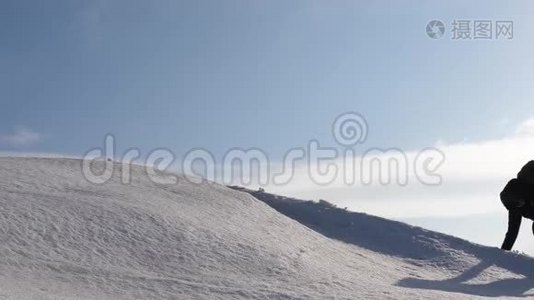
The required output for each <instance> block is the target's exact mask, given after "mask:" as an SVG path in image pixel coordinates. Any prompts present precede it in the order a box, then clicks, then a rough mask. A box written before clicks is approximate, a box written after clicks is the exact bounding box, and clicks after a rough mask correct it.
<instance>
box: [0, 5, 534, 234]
mask: <svg viewBox="0 0 534 300" xmlns="http://www.w3.org/2000/svg"><path fill="white" fill-rule="evenodd" d="M533 5H534V4H533V3H532V2H529V1H515V2H503V1H469V2H465V1H440V2H429V1H157V2H149V1H46V2H44V1H10V0H3V1H1V2H0V69H1V70H2V72H0V99H1V100H0V101H1V104H2V109H1V110H0V151H3V152H31V153H59V154H65V155H81V154H83V153H85V152H86V151H88V150H89V149H92V148H94V147H98V146H101V145H102V143H103V140H104V137H105V135H106V134H108V133H111V134H113V135H115V137H116V138H117V146H118V148H119V152H121V151H124V150H126V149H127V148H130V147H137V148H139V149H140V150H141V152H142V153H147V152H148V151H150V150H152V149H154V148H157V147H165V148H168V149H170V150H172V151H173V152H174V153H176V155H177V156H178V157H180V156H183V155H184V154H185V153H186V152H187V151H188V150H189V149H191V148H195V147H203V148H206V149H208V150H210V151H211V152H212V153H214V155H215V156H216V157H220V156H221V155H223V153H225V152H226V151H227V150H228V149H230V148H232V147H243V148H249V147H259V148H261V149H263V150H264V151H266V152H267V153H269V155H270V157H271V158H273V159H274V161H277V160H279V159H281V157H282V155H283V154H284V153H285V151H287V150H288V149H289V148H292V147H297V146H305V145H306V143H307V142H308V140H310V139H312V138H313V139H317V140H319V141H321V143H322V144H324V145H331V146H335V145H336V144H335V142H334V140H333V139H332V136H331V132H330V130H331V123H332V121H333V120H334V118H335V117H336V116H337V115H339V114H341V113H343V112H346V111H356V112H359V113H361V114H362V115H363V116H365V118H366V120H367V121H368V122H369V126H370V129H369V136H368V140H367V141H366V144H365V146H366V147H398V148H401V149H405V150H407V151H417V150H418V149H421V148H423V147H427V146H432V145H436V143H440V144H444V145H446V147H445V148H447V147H448V148H447V149H452V150H451V151H456V152H454V153H455V154H454V155H456V156H455V157H461V159H460V158H458V160H457V161H458V162H460V164H461V162H465V160H466V159H472V158H473V156H469V155H471V154H469V153H471V152H469V151H468V150H465V149H466V148H462V147H461V145H467V146H466V147H467V148H468V149H471V148H469V147H475V148H476V147H478V146H480V147H482V148H480V149H481V150H480V151H485V150H484V149H486V148H484V146H483V143H484V142H485V141H490V142H492V143H496V144H498V145H502V143H500V142H499V141H501V140H505V141H507V140H508V139H510V138H512V139H514V140H515V138H516V134H517V128H520V127H521V126H522V125H521V124H525V122H526V121H527V120H529V119H530V118H531V117H532V116H534V109H533V106H532V95H534V93H533V92H534V86H533V85H532V82H533V80H534V73H533V72H532V70H534V57H533V55H532V53H534V43H533V42H532V36H534V23H533V22H534V21H532V20H533V18H532V15H533V13H534V9H533V7H532V6H533ZM433 19H438V20H442V21H443V22H444V23H445V25H446V34H445V36H444V37H443V38H442V39H438V40H433V39H430V38H429V37H428V36H427V35H426V34H425V27H426V24H427V23H428V21H430V20H433ZM455 19H468V20H479V19H480V20H492V21H497V20H512V21H513V22H514V38H513V39H512V40H496V39H492V40H465V41H458V40H452V39H451V36H450V34H451V32H450V30H451V23H452V21H453V20H455ZM466 143H467V144H466ZM529 145H530V144H529ZM497 148H498V147H497ZM504 148H506V147H504ZM458 149H463V150H458ZM477 149H479V148H477ZM492 149H493V148H492ZM499 149H501V148H499ZM506 149H514V148H513V147H512V148H506ZM532 150H534V149H532ZM462 151H464V152H462ZM465 151H467V152H465ZM512 151H513V150H512ZM529 151H530V149H522V150H521V155H518V154H517V153H514V152H512V153H510V152H506V153H501V152H499V151H495V152H492V153H494V154H495V156H492V157H491V161H497V160H500V159H501V160H504V161H507V160H508V159H509V157H518V158H520V159H521V161H522V160H524V159H528V156H529ZM458 153H468V154H466V155H465V156H462V155H463V154H462V155H460V154H458ZM533 153H534V152H533ZM479 155H483V153H479ZM479 163H480V164H482V163H488V162H484V161H482V162H479ZM519 163H520V160H518V161H517V162H514V164H513V165H511V167H510V170H512V169H513V170H515V169H514V168H517V167H518V164H519ZM519 167H520V165H519ZM473 168H479V169H482V170H484V169H487V165H486V166H482V165H473ZM452 169H454V168H452V167H451V168H450V169H449V170H452ZM454 170H456V171H454ZM454 170H453V171H450V174H453V175H451V176H456V175H454V174H458V172H460V173H461V170H462V169H461V168H456V169H454ZM499 170H501V169H499ZM510 170H508V169H507V171H502V172H501V173H499V174H500V175H499V176H500V177H499V176H496V177H491V178H490V179H488V180H489V181H488V182H491V183H493V184H494V185H493V186H495V188H494V189H493V188H492V189H490V190H491V192H492V193H494V190H498V189H500V188H501V187H500V186H498V183H500V182H501V181H499V180H502V179H503V178H507V177H509V176H513V175H514V174H513V173H512V171H510ZM514 172H515V171H514ZM475 175H476V176H479V175H480V174H478V175H477V174H475ZM475 175H473V176H475ZM496 178H497V179H496ZM475 179H476V178H475ZM469 180H474V178H470V179H469ZM469 180H467V181H466V182H464V184H469V182H470V181H469ZM446 182H447V181H446ZM453 186H454V187H451V191H452V190H454V189H458V186H460V187H462V186H463V187H465V185H461V184H453ZM445 187H447V185H445ZM454 191H456V190H454ZM281 192H287V193H293V194H294V195H297V196H303V197H304V196H309V197H311V198H319V196H317V197H314V196H313V195H316V194H318V192H317V191H316V189H313V188H309V189H308V190H307V191H305V192H303V191H293V190H291V189H287V190H281ZM382 192H383V191H382ZM442 192H443V191H441V190H440V191H438V192H436V193H442ZM322 193H324V194H326V195H331V197H330V198H333V200H334V201H339V202H343V201H345V198H347V196H342V195H341V194H340V196H336V195H337V194H336V193H333V192H332V191H330V190H326V191H325V190H323V192H322ZM384 193H386V194H387V193H391V191H386V192H384ZM399 193H406V192H405V191H402V192H399ZM425 193H426V194H425ZM449 193H450V191H449ZM364 194H365V193H364ZM427 194H428V191H426V192H420V191H419V190H415V191H414V192H412V193H407V195H410V196H413V197H414V198H416V196H417V195H427ZM453 194H454V193H453ZM378 195H382V194H378ZM455 195H456V194H455ZM421 201H424V199H423V200H421ZM493 201H495V200H493ZM416 207H417V205H414V206H412V209H414V210H415V209H416ZM357 208H358V209H362V208H361V207H357V206H356V207H355V209H357ZM363 209H365V208H363ZM369 209H370V208H369ZM407 210H409V209H407ZM496 210H497V208H496ZM371 212H373V213H377V214H383V215H387V216H391V214H390V213H389V212H387V211H381V210H371ZM485 212H487V213H488V214H489V213H495V211H492V212H488V211H485ZM430 215H432V214H430ZM400 217H407V218H408V217H411V215H410V214H405V215H404V214H403V215H402V216H400ZM414 217H415V216H414ZM416 217H418V218H420V217H422V216H419V215H418V216H416ZM433 217H436V216H435V214H434V215H433ZM425 222H426V221H425ZM487 222H489V221H487ZM426 224H427V223H425V225H426ZM432 224H435V225H436V226H437V227H436V228H437V229H442V227H443V226H441V227H440V226H439V224H442V222H441V221H440V222H435V223H432ZM430 227H432V226H430ZM445 227H446V226H445ZM454 233H457V232H454ZM461 233H462V232H460V233H459V234H461ZM471 235H472V232H470V233H467V234H466V236H471ZM498 235H499V238H500V235H501V232H499V233H498ZM493 238H495V239H496V237H493ZM485 242H487V243H493V240H491V238H488V240H485ZM499 243H500V241H499Z"/></svg>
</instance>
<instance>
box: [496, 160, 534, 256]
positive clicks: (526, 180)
mask: <svg viewBox="0 0 534 300" xmlns="http://www.w3.org/2000/svg"><path fill="white" fill-rule="evenodd" d="M500 196H501V201H502V203H503V204H504V206H505V207H506V209H508V231H507V232H506V237H505V238H504V242H503V243H502V246H501V249H504V250H511V249H512V246H513V245H514V243H515V240H516V238H517V234H518V233H519V227H521V219H522V218H523V217H524V218H527V219H531V220H534V161H532V160H531V161H529V162H528V163H527V164H526V165H525V166H523V168H521V171H520V172H519V174H517V178H514V179H512V180H510V181H509V182H508V184H506V186H505V187H504V189H503V191H502V192H501V195H500ZM532 233H533V234H534V223H533V224H532Z"/></svg>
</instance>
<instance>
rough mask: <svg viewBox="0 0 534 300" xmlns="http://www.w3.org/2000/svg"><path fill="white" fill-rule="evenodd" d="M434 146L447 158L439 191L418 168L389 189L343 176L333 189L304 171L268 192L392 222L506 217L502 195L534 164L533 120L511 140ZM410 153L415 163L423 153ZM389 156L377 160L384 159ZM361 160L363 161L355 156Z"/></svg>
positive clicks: (340, 166) (441, 171)
mask: <svg viewBox="0 0 534 300" xmlns="http://www.w3.org/2000/svg"><path fill="white" fill-rule="evenodd" d="M363 147H366V145H363ZM367 147H371V146H367ZM435 147H437V148H438V149H439V150H440V151H442V152H443V154H444V155H445V161H444V163H443V164H442V165H441V166H440V168H439V169H438V171H439V172H438V173H439V175H441V176H442V179H443V181H442V183H441V185H439V186H428V185H424V184H421V183H420V182H419V181H418V180H417V177H416V176H415V174H414V172H413V168H411V170H410V171H409V172H408V185H407V186H399V185H396V184H394V183H395V182H396V179H395V178H392V182H393V184H390V185H386V186H384V185H380V184H378V182H373V184H372V185H371V186H364V185H362V184H361V183H360V180H359V178H357V179H356V184H355V185H351V186H348V185H346V184H344V182H343V178H342V177H341V178H339V179H336V180H335V181H334V182H333V183H332V184H330V185H327V186H319V185H317V184H315V183H313V182H312V181H311V180H309V177H308V175H307V169H306V168H299V169H297V171H296V173H295V177H294V178H293V180H292V181H291V183H290V184H288V185H285V186H274V185H273V186H269V187H267V190H268V191H271V192H274V193H278V194H281V195H289V196H294V197H300V198H303V199H315V200H317V199H320V198H322V199H326V200H329V201H331V202H334V203H336V204H338V205H339V206H341V207H345V206H346V207H348V208H349V209H353V210H356V211H364V212H367V213H371V214H375V215H381V216H385V217H392V218H410V217H433V216H434V217H435V216H441V217H444V216H465V215H470V214H479V213H491V212H502V211H503V207H502V204H501V203H500V200H499V192H500V191H501V189H502V188H503V187H504V185H505V184H506V182H507V180H509V179H510V178H513V177H515V176H516V175H517V172H519V170H520V168H521V167H522V166H523V165H524V164H525V163H526V162H528V161H529V160H533V159H534V118H532V119H528V120H526V121H525V122H523V123H521V124H520V126H518V127H517V131H516V132H514V133H513V134H511V135H510V136H508V137H506V138H502V139H495V140H488V141H483V142H465V141H464V142H461V143H452V144H447V143H445V142H443V141H440V142H439V143H436V145H435ZM405 154H406V157H407V158H408V161H409V162H410V163H411V162H413V159H414V157H415V156H416V155H417V154H418V151H408V152H406V153H405ZM387 155H388V154H378V155H377V157H378V158H380V159H385V158H387ZM358 160H361V157H356V161H358ZM335 164H336V166H337V168H338V170H343V165H344V161H343V160H337V161H336V163H335ZM364 171H365V172H368V170H367V171H366V170H364ZM356 176H358V172H357V174H356Z"/></svg>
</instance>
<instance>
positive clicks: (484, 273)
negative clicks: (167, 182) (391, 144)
mask: <svg viewBox="0 0 534 300" xmlns="http://www.w3.org/2000/svg"><path fill="white" fill-rule="evenodd" d="M80 168H81V162H80V161H79V160H75V159H58V158H54V159H45V158H0V299H3V298H5V299H11V298H13V299H28V298H29V299H61V298H66V299H71V298H72V299H436V298H440V299H458V298H471V297H472V298H478V297H482V296H490V297H495V296H510V297H511V296H518V297H524V296H525V295H529V294H534V293H532V292H530V291H529V290H530V289H531V288H534V268H533V267H534V260H533V259H531V258H529V257H525V256H521V255H517V254H513V253H504V252H502V251H500V250H499V249H495V248H488V247H483V246H478V245H474V244H471V243H469V242H466V241H463V240H460V239H457V238H454V237H451V236H447V235H443V234H439V233H435V232H431V231H426V230H424V229H421V228H416V227H411V226H408V225H405V224H403V223H399V222H393V221H389V220H385V219H381V218H376V217H372V216H368V215H365V214H358V213H350V212H347V211H344V210H340V209H335V208H332V207H328V206H325V205H323V204H314V203H311V202H304V201H294V200H291V199H286V198H283V197H276V196H273V195H269V194H265V193H260V194H255V196H257V197H259V198H261V199H262V200H263V201H265V202H263V201H260V200H258V199H256V198H254V197H253V196H251V195H250V194H249V193H247V192H243V191H236V190H232V189H229V188H227V187H224V186H220V185H216V184H202V185H197V184H192V183H189V182H188V181H186V180H185V179H182V178H180V180H179V183H178V184H177V185H174V186H158V185H156V184H154V183H152V182H151V181H150V180H149V179H148V178H147V177H146V176H145V174H144V169H143V168H141V167H133V174H132V175H133V183H132V184H130V185H123V184H121V181H120V178H119V174H118V173H119V172H116V174H115V177H114V178H113V180H111V181H110V182H108V183H106V184H103V185H94V184H90V183H88V182H87V181H85V180H84V178H83V176H82V173H81V170H80ZM119 168H120V165H117V170H119ZM269 205H271V206H272V207H274V208H276V210H275V209H273V208H272V207H270V206H269Z"/></svg>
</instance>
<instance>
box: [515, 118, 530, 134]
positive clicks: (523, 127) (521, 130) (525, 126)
mask: <svg viewBox="0 0 534 300" xmlns="http://www.w3.org/2000/svg"><path fill="white" fill-rule="evenodd" d="M516 133H517V134H518V135H534V117H533V118H530V119H528V120H526V121H525V122H523V123H521V124H520V125H519V126H518V127H517V129H516Z"/></svg>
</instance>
